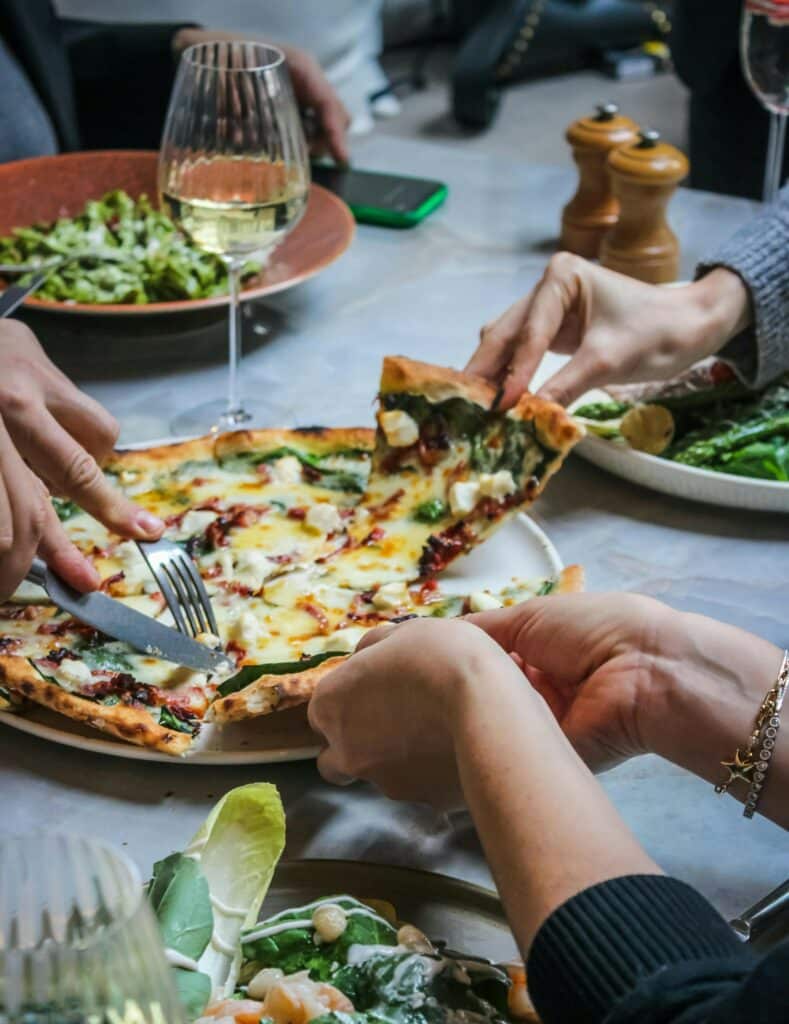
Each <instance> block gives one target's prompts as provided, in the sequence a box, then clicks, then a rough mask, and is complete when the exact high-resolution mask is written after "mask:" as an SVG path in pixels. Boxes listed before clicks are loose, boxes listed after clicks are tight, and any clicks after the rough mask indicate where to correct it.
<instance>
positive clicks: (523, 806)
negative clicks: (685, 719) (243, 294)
mask: <svg viewBox="0 0 789 1024" xmlns="http://www.w3.org/2000/svg"><path fill="white" fill-rule="evenodd" d="M482 684H483V681H482V680H479V679H477V680H469V681H467V682H466V683H465V684H464V685H462V686H461V687H459V688H458V689H457V690H456V691H455V702H454V711H453V714H454V722H455V725H454V730H453V731H454V735H455V750H456V758H457V764H458V772H459V776H460V781H461V785H462V787H463V792H464V795H465V799H466V803H467V806H468V808H469V810H470V812H471V814H472V817H473V818H474V822H475V824H476V827H477V831H478V832H479V835H480V838H481V840H482V844H483V846H484V848H485V853H486V856H487V860H488V863H489V865H490V867H491V870H492V872H493V875H494V877H495V879H496V882H497V885H498V888H499V892H500V893H501V896H502V900H503V902H504V904H505V907H506V909H507V915H508V917H509V920H510V923H511V925H512V928H513V932H514V934H515V936H516V938H517V940H518V943H519V946H520V948H521V949H522V950H523V951H524V954H525V953H526V951H527V950H528V948H529V946H530V945H531V942H532V939H533V938H534V935H535V933H536V932H537V929H538V928H539V927H540V925H541V924H542V922H543V921H544V920H545V919H546V918H547V917H548V916H549V915H550V914H551V913H552V912H553V911H554V910H555V909H556V908H557V907H558V906H560V905H561V904H562V903H564V902H565V901H566V900H567V899H569V898H570V897H572V896H574V895H575V894H576V893H578V892H580V891H581V890H583V889H586V888H588V887H589V886H591V885H595V884H596V883H598V882H601V881H604V880H606V879H610V878H615V877H617V876H619V875H625V874H631V873H640V874H658V873H660V872H659V868H658V867H657V866H656V865H655V864H654V863H653V861H652V860H651V859H650V858H649V857H648V856H647V855H646V853H645V852H644V851H643V850H642V849H641V847H640V846H639V845H638V843H637V842H636V840H635V839H634V837H633V836H632V835H631V833H630V832H629V830H628V829H627V827H626V826H625V824H624V822H623V821H622V820H621V818H620V817H619V815H618V814H617V813H616V811H615V810H614V808H613V806H612V805H611V804H610V802H609V801H608V798H607V797H606V795H605V793H604V792H603V790H602V788H601V787H600V785H599V784H598V783H597V781H596V780H595V778H594V776H593V775H592V774H591V773H590V772H589V770H588V769H587V768H586V766H585V765H584V764H583V762H582V761H581V760H580V758H579V757H578V756H577V755H576V753H575V752H574V751H573V749H572V747H571V746H570V744H569V742H568V741H567V740H566V739H565V737H564V736H563V735H562V733H561V731H560V730H559V729H558V727H557V725H556V722H555V720H554V718H553V716H552V715H551V713H550V711H549V710H548V708H547V707H546V705H545V704H544V702H543V701H542V699H541V698H540V697H539V696H538V695H537V694H536V693H535V692H534V691H533V690H532V689H531V687H530V686H529V685H528V683H526V681H525V680H524V679H523V677H522V676H521V673H520V672H519V671H518V670H517V669H515V667H514V666H513V669H512V673H511V675H510V676H509V677H508V678H506V679H504V678H497V679H496V680H484V685H482Z"/></svg>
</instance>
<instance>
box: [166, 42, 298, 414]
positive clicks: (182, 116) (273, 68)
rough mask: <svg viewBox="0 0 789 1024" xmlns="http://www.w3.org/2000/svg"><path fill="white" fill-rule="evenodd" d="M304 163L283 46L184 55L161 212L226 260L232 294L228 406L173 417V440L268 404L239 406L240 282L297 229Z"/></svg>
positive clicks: (238, 45)
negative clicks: (249, 267) (248, 269)
mask: <svg viewBox="0 0 789 1024" xmlns="http://www.w3.org/2000/svg"><path fill="white" fill-rule="evenodd" d="M309 180H310V179H309V162H308V157H307V147H306V143H305V140H304V134H303V132H302V128H301V121H300V118H299V112H298V108H297V106H296V100H295V98H294V95H293V90H292V88H291V84H290V78H289V76H288V71H287V66H286V63H285V58H284V55H283V54H282V51H281V50H278V49H276V47H273V46H266V45H265V44H263V43H253V42H235V43H228V42H216V43H211V42H209V43H199V44H198V45H196V46H191V47H189V48H188V49H186V50H184V52H183V54H182V55H181V63H180V66H179V69H178V75H177V77H176V80H175V85H174V86H173V93H172V97H171V99H170V106H169V110H168V112H167V119H166V121H165V126H164V134H163V137H162V145H161V150H160V153H159V193H160V199H161V203H162V206H163V208H164V209H165V210H166V211H167V212H168V213H169V214H170V216H171V217H172V219H173V220H174V221H175V223H176V224H178V226H179V227H180V228H181V229H182V230H183V231H184V232H185V233H186V234H187V235H188V236H189V237H190V238H191V239H192V241H193V242H194V243H195V245H197V246H199V247H200V248H201V249H204V250H205V251H207V252H211V253H215V254H216V255H217V256H219V257H221V258H222V260H223V261H224V262H225V264H226V266H227V271H228V279H229V290H230V309H229V372H228V393H227V400H226V402H221V401H215V402H209V403H206V404H204V405H202V406H198V407H197V408H195V409H192V410H190V411H188V412H186V413H184V414H182V415H180V416H179V417H178V418H177V419H176V420H175V421H174V422H173V424H172V429H173V432H174V433H176V434H201V433H206V432H208V431H209V430H214V431H218V430H232V429H233V428H235V427H238V426H239V425H243V424H246V423H249V422H250V421H252V420H255V421H256V422H258V423H262V421H263V420H264V419H265V415H266V407H265V403H263V402H260V401H255V402H252V401H251V400H249V399H246V400H242V398H241V395H240V393H239V362H240V358H241V302H240V290H241V276H242V273H243V270H244V266H245V265H246V264H247V262H248V261H250V260H253V261H257V262H265V261H266V260H267V259H268V258H269V256H270V255H271V253H272V252H273V250H274V249H275V247H276V246H277V245H278V244H279V243H280V242H281V241H282V240H283V239H284V238H285V236H286V235H287V234H288V232H289V231H291V230H292V229H293V228H294V227H295V225H296V224H297V223H298V221H299V219H300V217H301V215H302V213H303V212H304V209H305V206H306V204H307V197H308V193H309Z"/></svg>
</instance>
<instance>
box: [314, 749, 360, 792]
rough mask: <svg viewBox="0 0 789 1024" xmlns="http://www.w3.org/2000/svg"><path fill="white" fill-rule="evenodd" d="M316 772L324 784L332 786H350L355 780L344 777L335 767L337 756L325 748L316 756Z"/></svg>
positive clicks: (348, 776)
mask: <svg viewBox="0 0 789 1024" xmlns="http://www.w3.org/2000/svg"><path fill="white" fill-rule="evenodd" d="M318 771H319V772H320V773H321V775H322V777H323V778H324V779H325V780H326V782H328V783H330V784H331V785H333V786H350V785H351V783H352V782H355V781H356V780H355V779H353V778H352V777H351V776H350V775H345V774H344V772H342V771H340V769H339V767H338V766H337V755H336V754H335V752H334V750H333V749H331V748H329V747H327V748H326V749H325V750H322V751H321V752H320V754H318Z"/></svg>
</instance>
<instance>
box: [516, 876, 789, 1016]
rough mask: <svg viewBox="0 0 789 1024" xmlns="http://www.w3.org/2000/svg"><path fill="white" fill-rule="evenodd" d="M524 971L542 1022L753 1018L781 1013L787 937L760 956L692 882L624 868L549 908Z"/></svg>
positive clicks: (786, 992) (788, 990)
mask: <svg viewBox="0 0 789 1024" xmlns="http://www.w3.org/2000/svg"><path fill="white" fill-rule="evenodd" d="M527 976H528V979H529V992H530V994H531V997H532V1000H533V1001H534V1005H535V1007H536V1009H537V1012H538V1013H539V1015H540V1018H541V1019H542V1021H543V1024H603V1022H605V1024H746V1022H747V1024H755V1022H756V1021H768V1020H769V1021H773V1020H775V1021H779V1020H784V1019H787V1017H786V1010H787V1007H789V944H782V945H780V946H778V947H777V948H776V949H775V950H773V952H772V953H770V954H769V955H768V956H766V957H765V958H764V959H763V960H761V961H759V962H757V961H756V960H754V958H753V957H752V956H751V954H750V953H749V951H748V950H747V949H746V948H745V947H743V945H742V944H741V943H740V942H739V940H738V939H737V938H736V937H735V935H734V933H733V932H732V931H731V929H730V928H729V926H728V925H727V924H726V922H725V921H724V920H723V918H722V917H721V916H720V915H719V914H718V913H717V912H716V911H715V910H714V909H713V907H712V906H710V904H709V903H708V902H707V901H706V900H705V899H704V898H703V897H702V896H701V895H700V894H699V893H698V892H696V891H695V889H692V888H690V886H688V885H686V884H685V883H684V882H679V881H677V880H676V879H673V878H667V877H665V876H663V875H629V876H626V877H624V878H615V879H612V880H610V881H608V882H603V883H601V884H600V885H595V886H592V887H591V888H590V889H586V890H585V891H584V892H581V893H579V894H578V895H577V896H574V897H573V898H572V899H570V900H568V901H567V903H565V904H564V905H563V906H561V907H559V908H558V909H557V910H556V911H554V913H553V914H551V916H550V917H549V918H548V919H547V920H546V921H545V922H544V924H543V925H542V927H541V928H540V930H539V932H538V933H537V936H536V938H535V940H534V943H533V944H532V948H531V951H530V954H529V959H528V964H527ZM755 1006H758V1008H759V1014H755V1013H754V1007H755ZM782 1013H783V1014H784V1016H782Z"/></svg>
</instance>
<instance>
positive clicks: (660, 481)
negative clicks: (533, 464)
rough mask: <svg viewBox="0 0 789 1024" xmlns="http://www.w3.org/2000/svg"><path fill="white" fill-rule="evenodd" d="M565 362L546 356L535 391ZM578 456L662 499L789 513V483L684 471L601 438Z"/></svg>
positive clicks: (587, 442) (594, 394) (596, 396)
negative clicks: (668, 496)
mask: <svg viewBox="0 0 789 1024" xmlns="http://www.w3.org/2000/svg"><path fill="white" fill-rule="evenodd" d="M566 362H567V357H566V356H555V355H553V354H549V355H547V356H546V357H545V359H543V362H542V365H541V366H540V368H539V370H538V371H537V373H536V375H535V381H534V387H535V388H536V387H539V386H540V384H542V383H543V382H544V381H546V380H547V379H548V377H550V376H552V375H553V374H554V373H555V372H556V370H557V369H558V368H559V367H560V366H561V365H562V364H564V363H566ZM608 398H610V396H609V395H607V394H606V393H605V392H604V391H598V390H596V391H590V392H589V393H588V394H587V395H584V397H583V398H580V399H579V400H578V402H576V403H575V405H583V404H584V403H586V402H598V401H603V400H605V399H608ZM575 451H576V452H577V453H578V454H579V455H581V456H582V457H583V458H585V459H586V460H587V461H588V462H593V463H594V464H595V465H596V466H600V467H601V469H607V470H608V471H609V472H610V473H615V474H616V476H620V477H622V478H623V479H625V480H632V482H633V483H636V484H641V485H642V486H643V487H650V488H652V490H654V491H662V492H663V494H672V495H675V496H677V497H679V498H687V499H688V500H690V501H704V502H708V503H710V504H712V505H723V506H725V507H726V508H747V509H753V510H756V511H760V512H789V483H781V482H780V481H778V480H754V479H750V478H748V477H742V476H734V475H733V474H731V473H714V472H712V470H709V469H698V468H697V467H695V466H683V465H682V464H681V463H679V462H671V461H670V460H669V459H661V458H659V457H658V456H657V455H647V454H646V453H644V452H636V451H633V449H632V448H630V447H628V445H626V444H625V443H624V442H622V441H615V440H614V441H606V440H605V439H603V438H602V437H591V436H590V437H586V438H584V440H583V441H581V443H580V444H579V445H578V446H577V447H576V448H575Z"/></svg>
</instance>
